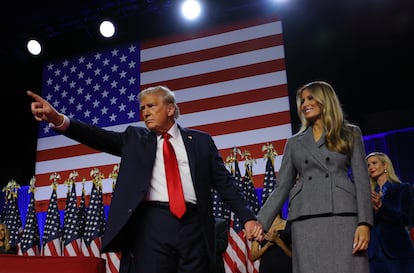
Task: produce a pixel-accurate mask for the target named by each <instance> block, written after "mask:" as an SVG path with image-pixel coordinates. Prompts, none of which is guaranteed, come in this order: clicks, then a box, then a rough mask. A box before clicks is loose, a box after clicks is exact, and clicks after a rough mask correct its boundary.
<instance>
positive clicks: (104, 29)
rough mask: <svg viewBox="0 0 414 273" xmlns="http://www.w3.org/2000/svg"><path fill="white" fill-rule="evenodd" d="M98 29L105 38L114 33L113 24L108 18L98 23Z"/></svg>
mask: <svg viewBox="0 0 414 273" xmlns="http://www.w3.org/2000/svg"><path fill="white" fill-rule="evenodd" d="M99 31H100V33H101V35H102V36H104V37H105V38H111V37H112V36H114V34H115V25H114V24H113V23H112V22H111V21H108V20H105V21H102V23H101V24H100V25H99Z"/></svg>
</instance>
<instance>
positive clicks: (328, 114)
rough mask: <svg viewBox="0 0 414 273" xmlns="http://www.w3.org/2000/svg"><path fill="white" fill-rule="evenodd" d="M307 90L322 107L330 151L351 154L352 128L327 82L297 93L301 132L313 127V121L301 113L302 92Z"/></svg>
mask: <svg viewBox="0 0 414 273" xmlns="http://www.w3.org/2000/svg"><path fill="white" fill-rule="evenodd" d="M305 89H307V90H309V91H310V92H311V94H312V96H313V98H314V100H315V101H316V102H317V103H318V104H319V105H320V107H321V111H322V113H321V119H322V122H323V126H324V129H325V133H326V136H325V141H326V146H327V147H328V149H329V150H330V151H335V152H338V153H341V154H349V153H350V152H351V151H352V146H353V140H352V139H353V136H352V130H351V126H350V124H349V122H348V121H347V120H346V119H345V117H344V113H343V110H342V107H341V104H340V102H339V99H338V97H337V95H336V93H335V91H334V89H333V87H332V86H331V85H330V84H329V83H327V82H324V81H314V82H310V83H308V84H305V85H303V86H302V87H300V88H299V89H298V91H297V92H296V107H297V112H298V115H299V119H300V120H301V123H302V125H301V128H300V130H299V132H303V131H305V130H306V129H307V128H308V127H309V126H311V125H312V121H311V120H308V119H306V117H305V116H304V114H303V113H302V111H301V106H302V92H303V91H304V90H305Z"/></svg>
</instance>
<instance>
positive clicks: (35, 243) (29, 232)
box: [19, 178, 40, 256]
mask: <svg viewBox="0 0 414 273" xmlns="http://www.w3.org/2000/svg"><path fill="white" fill-rule="evenodd" d="M32 181H33V182H32ZM35 190H36V189H35V186H34V178H32V180H31V182H30V187H29V194H30V201H29V207H28V209H27V214H26V223H25V225H24V229H23V235H22V240H21V248H20V251H19V254H20V255H23V256H39V255H40V233H39V224H38V222H37V213H36V206H35V197H34V192H35Z"/></svg>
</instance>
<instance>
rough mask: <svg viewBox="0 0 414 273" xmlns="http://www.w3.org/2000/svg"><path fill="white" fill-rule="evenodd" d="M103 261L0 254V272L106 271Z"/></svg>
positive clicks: (94, 272)
mask: <svg viewBox="0 0 414 273" xmlns="http://www.w3.org/2000/svg"><path fill="white" fill-rule="evenodd" d="M105 263H106V261H105V259H102V258H97V257H66V256H20V255H10V254H1V255H0V273H74V272H76V273H106V269H105Z"/></svg>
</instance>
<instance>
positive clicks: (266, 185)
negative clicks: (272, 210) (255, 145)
mask: <svg viewBox="0 0 414 273" xmlns="http://www.w3.org/2000/svg"><path fill="white" fill-rule="evenodd" d="M275 184H276V175H275V169H274V167H273V161H272V159H271V158H267V160H266V171H265V176H264V181H263V192H262V203H264V202H265V201H266V199H267V197H269V195H270V194H271V193H272V191H273V189H274V188H275Z"/></svg>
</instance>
